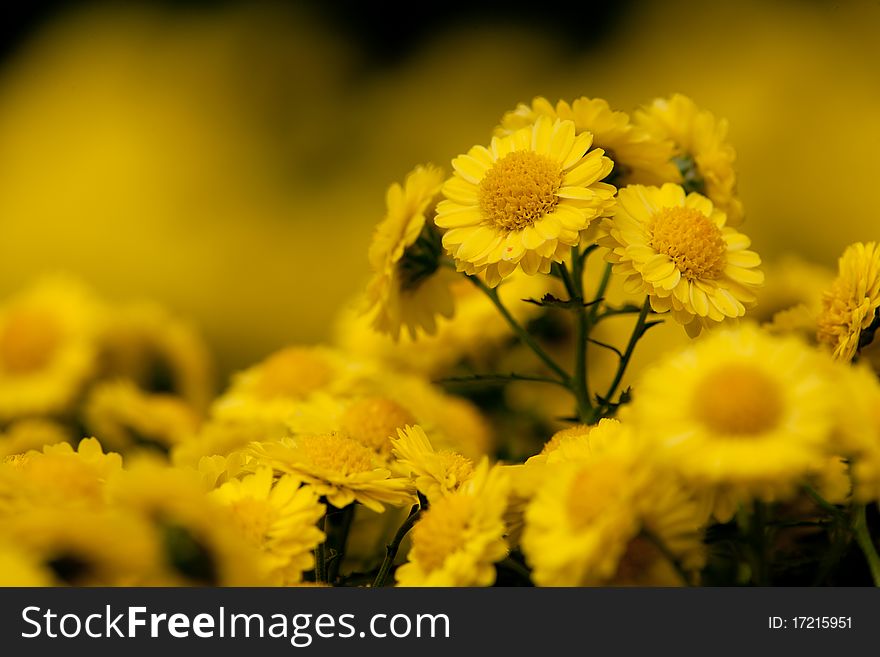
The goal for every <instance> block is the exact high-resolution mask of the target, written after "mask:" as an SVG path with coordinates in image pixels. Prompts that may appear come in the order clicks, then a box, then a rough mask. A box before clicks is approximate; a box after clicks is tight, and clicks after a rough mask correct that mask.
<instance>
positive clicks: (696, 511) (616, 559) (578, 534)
mask: <svg viewBox="0 0 880 657" xmlns="http://www.w3.org/2000/svg"><path fill="white" fill-rule="evenodd" d="M608 432H611V433H613V434H614V436H613V440H610V441H609V440H605V438H607V437H609V436H606V435H605V434H607V433H608ZM594 434H595V435H594ZM570 448H573V449H574V452H572V453H569V454H568V455H567V456H566V455H565V454H563V452H566V451H568V450H569V449H570ZM648 454H649V452H648V451H647V449H646V447H645V445H644V444H643V443H642V442H640V441H638V440H637V439H635V438H634V437H633V436H632V435H631V434H629V433H628V432H625V431H623V430H621V426H620V425H619V424H618V423H607V424H605V425H603V427H602V429H601V430H599V431H596V430H595V429H593V430H592V431H590V432H589V433H584V432H582V431H579V432H578V433H574V434H570V435H569V436H568V437H565V436H561V437H560V438H559V440H558V441H557V442H556V448H555V449H552V445H551V450H550V452H549V454H547V455H546V456H547V466H548V469H547V471H546V473H545V476H544V478H543V481H542V483H541V485H540V488H539V489H538V491H537V494H536V495H535V497H534V499H533V501H532V502H531V503H530V504H529V506H528V508H527V509H526V517H525V520H526V527H525V530H524V532H523V536H522V546H523V551H524V552H525V555H526V558H527V559H528V561H529V563H530V565H531V566H532V568H533V572H532V577H533V579H534V581H535V583H537V584H538V585H542V586H588V585H602V584H605V585H607V584H616V585H620V584H636V585H646V584H652V585H665V586H676V585H681V584H682V583H683V582H682V581H681V577H680V576H679V575H678V574H677V573H676V570H675V567H674V566H673V564H671V563H670V562H669V557H668V555H665V554H664V552H663V550H661V549H660V548H659V547H658V544H660V545H662V546H664V548H665V549H666V550H668V551H669V554H671V555H673V556H674V557H675V558H676V559H678V560H679V561H680V563H681V567H682V568H684V569H685V570H686V571H687V572H689V573H693V572H695V571H697V570H698V569H699V568H700V567H701V566H702V565H703V563H704V560H705V556H704V552H703V547H702V542H701V539H702V532H701V528H702V525H703V523H704V521H705V514H704V513H702V512H701V507H700V505H699V504H698V503H697V501H696V500H695V498H694V497H693V495H692V494H691V493H690V491H688V490H687V489H686V488H685V487H684V486H683V485H682V483H681V481H679V480H678V479H677V478H676V477H675V476H674V475H673V474H672V473H671V472H669V471H666V470H664V469H662V468H658V467H657V465H656V463H654V462H653V461H652V460H651V459H650V458H649V457H648ZM554 456H555V457H557V458H555V459H552V463H551V457H554ZM550 466H552V467H550ZM527 468H528V466H527Z"/></svg>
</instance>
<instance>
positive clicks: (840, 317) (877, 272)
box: [817, 242, 880, 361]
mask: <svg viewBox="0 0 880 657" xmlns="http://www.w3.org/2000/svg"><path fill="white" fill-rule="evenodd" d="M878 309H880V247H878V245H877V243H876V242H868V243H867V244H864V243H862V242H857V243H856V244H852V245H850V246H848V247H847V248H846V250H845V251H844V252H843V255H842V256H841V257H840V260H839V261H838V274H837V278H836V279H834V282H833V283H832V284H831V287H830V288H829V289H827V290H826V291H825V293H824V294H823V295H822V311H821V312H820V313H819V321H818V324H819V331H818V334H817V335H818V340H819V342H820V343H821V344H823V345H825V346H827V347H828V348H829V349H831V351H832V354H833V355H834V358H835V359H837V360H843V361H851V360H852V359H853V358H854V357H855V356H856V354H857V353H858V351H859V349H860V348H862V347H865V346H867V345H869V344H870V343H871V341H872V340H873V339H874V331H875V330H876V329H877V328H878V327H880V312H878Z"/></svg>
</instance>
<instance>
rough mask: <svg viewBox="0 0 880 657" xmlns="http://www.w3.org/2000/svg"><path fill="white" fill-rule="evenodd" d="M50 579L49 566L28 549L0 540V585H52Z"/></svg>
mask: <svg viewBox="0 0 880 657" xmlns="http://www.w3.org/2000/svg"><path fill="white" fill-rule="evenodd" d="M52 579H53V578H52V575H51V571H50V570H49V568H48V567H46V566H43V565H42V564H41V563H40V562H39V559H37V557H36V555H34V554H33V553H32V552H31V551H30V550H28V549H27V548H26V547H24V546H21V545H13V544H11V543H9V542H8V540H0V586H3V587H7V586H29V587H35V586H52V584H53V581H52Z"/></svg>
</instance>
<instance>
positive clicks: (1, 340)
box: [0, 310, 62, 374]
mask: <svg viewBox="0 0 880 657" xmlns="http://www.w3.org/2000/svg"><path fill="white" fill-rule="evenodd" d="M61 339H62V335H61V329H60V327H59V326H58V323H57V322H56V321H55V320H54V318H53V317H52V316H51V315H50V314H49V313H45V312H39V311H32V310H31V311H21V312H17V313H15V314H13V315H12V316H11V317H10V318H9V319H8V320H7V322H6V326H4V327H3V330H2V332H0V364H2V366H3V368H4V369H6V370H7V371H9V372H14V373H17V374H25V373H28V372H35V371H37V370H40V369H42V368H44V367H45V366H46V365H47V364H48V363H49V362H50V361H51V360H52V356H53V355H54V353H55V350H56V349H57V348H58V345H59V344H60V342H61Z"/></svg>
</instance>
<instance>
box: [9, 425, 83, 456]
mask: <svg viewBox="0 0 880 657" xmlns="http://www.w3.org/2000/svg"><path fill="white" fill-rule="evenodd" d="M71 438H72V436H71V432H70V429H69V428H67V427H65V426H64V425H61V424H58V423H57V422H53V421H51V420H43V419H34V420H18V421H17V422H13V423H12V424H11V425H9V426H8V427H7V428H6V429H5V431H3V432H2V433H0V459H3V458H5V457H7V456H12V455H13V454H23V453H25V452H29V451H31V450H41V449H42V448H43V447H44V446H45V445H55V444H56V443H66V442H69V441H70V439H71Z"/></svg>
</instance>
